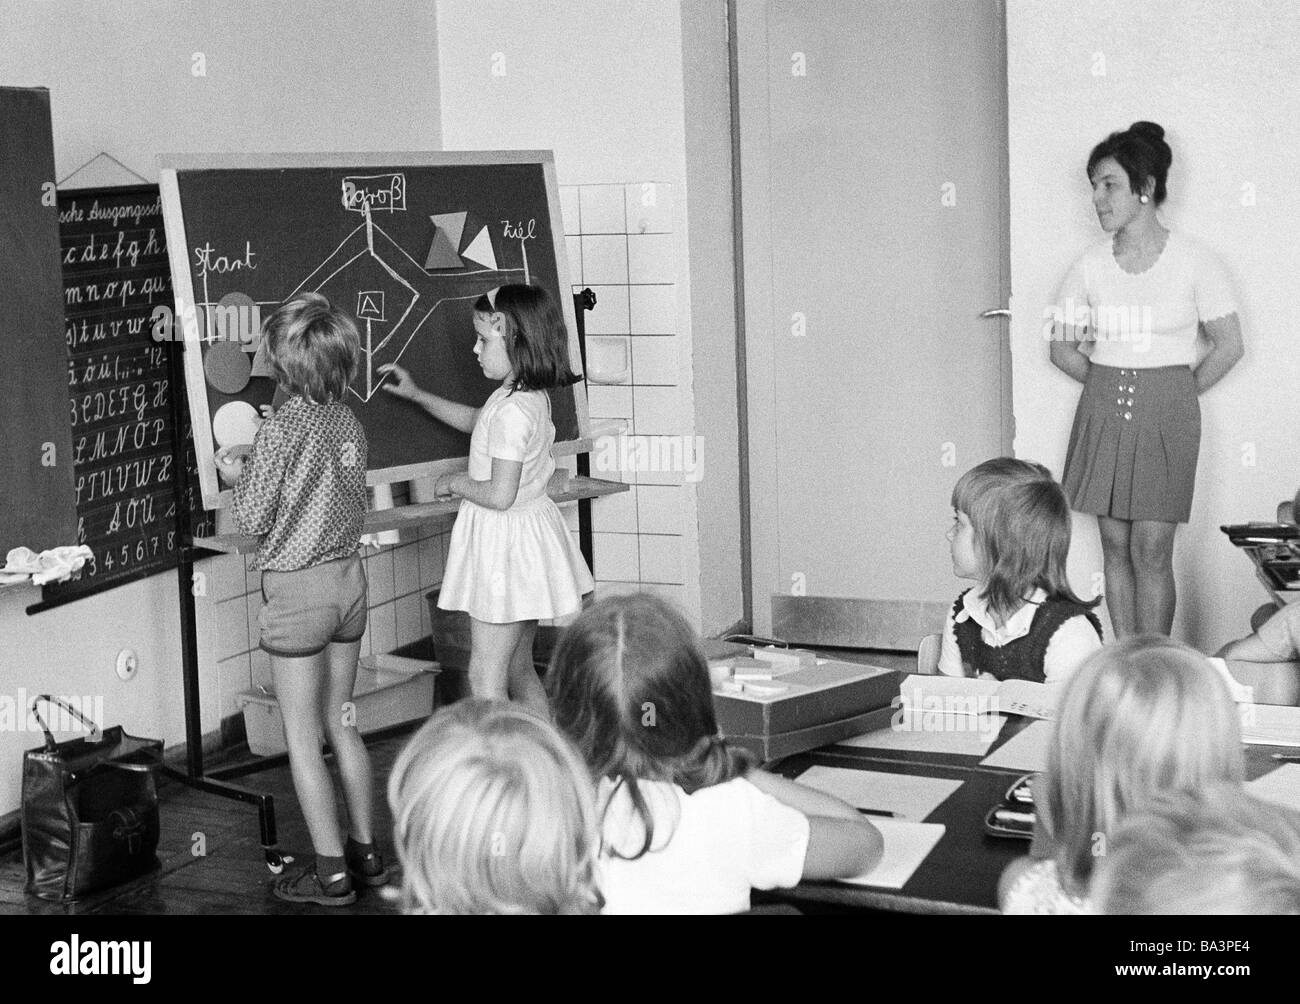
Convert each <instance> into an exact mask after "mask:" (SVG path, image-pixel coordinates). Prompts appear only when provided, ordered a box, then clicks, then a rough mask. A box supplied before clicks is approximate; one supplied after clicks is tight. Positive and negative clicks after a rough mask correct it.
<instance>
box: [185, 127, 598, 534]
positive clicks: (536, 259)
mask: <svg viewBox="0 0 1300 1004" xmlns="http://www.w3.org/2000/svg"><path fill="white" fill-rule="evenodd" d="M159 167H160V172H159V174H160V178H159V180H160V185H161V188H162V195H163V211H164V214H165V216H166V222H167V236H168V245H169V247H170V249H171V266H172V279H173V285H174V290H175V298H176V310H177V318H178V320H179V322H180V325H181V328H182V330H183V331H184V347H185V375H186V384H187V391H188V400H189V406H190V413H191V415H192V416H193V417H194V427H195V447H196V455H197V457H198V471H199V479H200V483H201V485H202V489H203V501H204V504H205V505H206V506H207V507H208V508H220V507H222V506H225V505H227V504H228V502H229V498H230V494H231V493H230V492H228V491H226V492H222V491H221V489H220V486H219V485H218V483H217V477H216V471H215V468H213V467H212V463H211V460H212V456H213V454H214V453H215V451H216V449H217V448H219V447H221V446H226V445H234V444H236V443H239V442H251V439H252V436H253V435H254V434H255V430H256V425H257V422H258V419H259V412H260V410H261V406H262V405H265V404H270V403H272V401H273V398H274V394H275V390H276V388H275V386H274V383H273V381H272V380H271V378H270V377H269V375H267V374H266V373H265V372H264V371H260V370H259V369H258V353H257V343H258V340H259V338H260V323H261V320H262V319H263V318H264V317H265V315H266V314H267V313H269V312H270V311H271V310H272V309H274V307H275V306H276V305H277V304H279V303H281V302H283V301H284V300H287V299H289V298H291V297H292V296H294V295H295V294H297V293H299V292H304V291H317V292H321V293H323V294H325V295H326V296H327V297H329V299H330V300H331V302H333V303H334V304H336V305H337V306H340V307H342V308H343V309H345V310H347V311H348V312H349V313H350V314H351V315H352V316H353V317H354V318H355V320H356V322H357V326H358V330H359V331H360V333H361V339H362V349H363V359H362V365H361V369H360V372H359V373H358V376H357V378H356V380H355V381H354V382H353V384H352V388H351V391H350V393H349V395H348V398H347V403H348V405H349V406H350V407H351V408H352V409H353V411H354V412H355V413H356V415H357V417H358V419H360V421H361V424H362V425H363V427H364V428H365V430H366V436H367V439H368V441H369V447H370V450H369V470H368V472H367V478H368V481H369V483H371V484H380V483H385V482H390V481H403V480H409V479H411V478H414V477H422V476H428V475H436V474H439V473H442V472H444V471H448V470H461V469H464V466H465V458H466V457H467V456H468V453H469V440H468V437H467V436H465V435H464V434H463V433H460V432H458V431H457V430H455V429H451V428H450V427H448V426H446V425H443V424H441V423H439V422H436V421H434V420H433V419H431V418H429V417H428V416H427V415H426V414H424V413H423V412H422V411H420V410H419V409H416V408H413V407H412V406H411V405H410V404H409V403H408V402H404V401H401V400H399V399H397V398H394V397H392V396H391V395H389V394H388V393H387V392H386V391H384V390H383V389H382V384H383V383H384V381H385V378H384V376H383V374H381V373H380V372H379V367H380V366H382V365H383V364H384V363H388V362H394V363H398V364H400V365H401V366H403V367H405V368H407V369H409V370H410V371H411V372H412V374H413V376H414V377H415V379H416V380H417V381H418V382H419V384H420V386H421V387H423V388H425V389H426V390H430V391H432V392H434V393H436V394H439V395H441V396H443V397H447V398H450V399H452V400H456V401H460V402H462V403H465V404H469V405H472V406H478V405H481V404H482V403H483V402H484V401H485V400H486V399H487V397H488V395H489V394H490V393H491V392H492V391H493V390H494V389H495V388H496V386H497V384H495V383H493V382H490V381H488V380H486V379H485V378H484V377H483V375H482V372H481V370H480V369H479V367H478V365H477V362H476V360H475V357H474V355H473V352H472V347H473V340H474V336H473V328H472V310H473V304H474V301H475V300H477V299H478V297H479V296H481V295H482V294H484V293H486V292H488V291H489V290H492V289H494V288H496V287H498V286H501V285H504V284H507V283H512V282H524V281H528V282H531V283H533V284H536V285H540V286H543V287H544V288H546V289H547V290H548V291H549V292H550V294H551V296H552V298H553V299H554V300H555V303H556V306H557V308H558V309H559V310H560V312H561V314H562V316H563V317H564V320H565V323H566V327H567V330H568V336H569V355H570V360H571V366H572V368H573V369H574V371H575V372H578V371H580V369H581V365H580V362H579V350H578V337H577V328H576V323H575V319H574V314H573V303H572V299H571V288H570V285H569V277H568V269H567V257H566V255H565V252H564V232H563V226H562V223H561V218H560V210H559V195H558V188H557V186H556V181H555V171H554V163H553V159H552V157H551V154H550V153H549V152H544V151H543V152H539V151H523V152H475V153H406V154H402V153H392V154H382V155H380V154H302V155H260V156H249V157H231V156H216V155H212V156H205V155H187V156H163V157H160V158H159ZM551 403H552V419H553V421H554V423H555V427H556V448H555V453H556V454H557V455H563V454H566V453H578V452H583V451H585V450H589V449H590V448H591V441H590V437H591V432H590V423H589V421H588V417H587V400H586V391H585V388H584V387H583V385H582V384H577V385H575V386H572V387H566V388H562V389H557V390H555V391H553V392H552V393H551Z"/></svg>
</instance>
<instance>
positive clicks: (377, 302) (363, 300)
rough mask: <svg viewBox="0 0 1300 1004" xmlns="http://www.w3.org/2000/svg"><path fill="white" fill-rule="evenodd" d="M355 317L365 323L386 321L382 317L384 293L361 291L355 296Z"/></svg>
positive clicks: (379, 290) (385, 318)
mask: <svg viewBox="0 0 1300 1004" xmlns="http://www.w3.org/2000/svg"><path fill="white" fill-rule="evenodd" d="M357 317H359V318H360V319H362V320H365V321H386V320H388V318H387V317H385V316H384V291H383V290H382V289H363V290H362V291H361V292H360V293H358V294H357Z"/></svg>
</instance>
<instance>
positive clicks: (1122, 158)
mask: <svg viewBox="0 0 1300 1004" xmlns="http://www.w3.org/2000/svg"><path fill="white" fill-rule="evenodd" d="M1107 157H1112V158H1114V160H1115V163H1117V164H1119V166H1120V167H1122V168H1124V173H1125V174H1127V175H1128V184H1129V188H1130V189H1131V190H1132V192H1133V194H1134V195H1141V194H1142V186H1143V185H1145V184H1146V181H1147V179H1148V178H1151V179H1153V180H1154V181H1155V190H1154V191H1153V192H1152V193H1151V198H1152V200H1153V201H1154V202H1155V204H1156V205H1157V206H1158V205H1160V203H1162V202H1164V201H1165V196H1166V195H1167V194H1168V193H1167V192H1166V191H1165V179H1166V178H1168V176H1169V165H1170V164H1172V163H1173V161H1174V154H1173V151H1172V150H1170V149H1169V144H1168V143H1166V142H1165V131H1164V129H1162V128H1161V127H1160V126H1158V125H1156V124H1155V123H1154V122H1134V123H1133V124H1132V125H1131V126H1129V127H1128V128H1127V129H1125V130H1123V131H1122V132H1113V133H1111V134H1110V135H1109V136H1107V137H1106V138H1105V139H1104V140H1102V141H1101V142H1100V143H1098V144H1097V145H1096V146H1094V147H1093V148H1092V153H1090V154H1089V155H1088V180H1089V181H1092V172H1093V169H1094V168H1095V167H1096V166H1097V165H1098V164H1099V163H1100V162H1101V161H1103V160H1105V159H1106V158H1107Z"/></svg>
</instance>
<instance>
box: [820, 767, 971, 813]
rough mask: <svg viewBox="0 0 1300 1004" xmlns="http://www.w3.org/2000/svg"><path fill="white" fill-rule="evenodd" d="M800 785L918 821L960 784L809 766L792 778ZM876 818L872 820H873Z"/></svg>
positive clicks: (849, 769)
mask: <svg viewBox="0 0 1300 1004" xmlns="http://www.w3.org/2000/svg"><path fill="white" fill-rule="evenodd" d="M795 780H796V781H798V782H799V783H800V784H806V785H808V787H810V788H816V789H817V790H818V791H824V792H826V794H828V795H834V796H835V797H836V798H842V799H843V800H844V801H846V802H848V803H849V805H851V806H853V807H854V808H856V809H877V810H879V811H881V812H889V813H892V814H893V815H895V816H897V817H899V818H900V819H913V820H916V821H917V822H920V821H921V820H922V819H924V818H925V817H926V816H928V815H929V814H930V813H932V812H933V811H934V810H935V809H937V808H938V807H939V805H940V804H941V803H942V802H943V800H944V799H946V798H947V797H948V796H949V795H951V794H952V793H953V792H954V791H956V790H957V789H958V788H960V787H961V782H960V781H950V780H948V779H946V778H942V777H918V776H916V775H915V774H889V773H885V772H883V771H874V770H854V769H852V768H844V767H822V766H820V765H818V766H814V767H809V768H808V769H807V770H806V771H804V772H803V773H802V774H800V775H799V776H798V777H797V778H795ZM876 818H877V817H875V816H872V817H871V821H872V822H873V823H874V822H875V821H876Z"/></svg>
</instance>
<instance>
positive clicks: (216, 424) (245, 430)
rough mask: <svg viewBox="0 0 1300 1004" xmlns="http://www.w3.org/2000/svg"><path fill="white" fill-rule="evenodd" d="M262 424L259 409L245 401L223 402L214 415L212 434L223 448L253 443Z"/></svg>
mask: <svg viewBox="0 0 1300 1004" xmlns="http://www.w3.org/2000/svg"><path fill="white" fill-rule="evenodd" d="M261 424H262V419H261V417H260V416H259V415H258V414H257V409H256V408H254V407H253V406H252V405H251V404H248V403H247V402H244V401H231V402H230V403H229V404H223V405H222V406H221V407H220V408H218V409H217V413H216V414H215V415H213V416H212V436H213V438H214V439H216V441H217V445H218V446H220V447H221V448H222V449H225V448H226V447H227V446H241V445H244V444H247V443H251V442H252V441H253V438H254V437H255V436H256V435H257V429H258V426H260V425H261Z"/></svg>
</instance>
